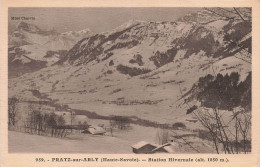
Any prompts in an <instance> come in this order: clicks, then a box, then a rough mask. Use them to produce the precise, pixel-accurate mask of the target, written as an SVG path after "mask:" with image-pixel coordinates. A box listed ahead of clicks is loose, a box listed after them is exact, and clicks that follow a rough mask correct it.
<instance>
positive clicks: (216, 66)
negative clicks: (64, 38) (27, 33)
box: [9, 10, 251, 128]
mask: <svg viewBox="0 0 260 167" xmlns="http://www.w3.org/2000/svg"><path fill="white" fill-rule="evenodd" d="M33 31H34V32H33V33H34V34H35V33H36V34H38V33H39V30H38V29H35V30H33ZM44 37H45V36H44ZM58 37H59V39H60V38H61V36H58ZM58 37H57V38H58ZM80 37H81V38H80V40H79V41H78V42H77V43H76V44H75V45H74V46H71V49H69V47H67V46H66V48H62V47H61V48H59V47H55V48H56V49H57V48H59V49H57V50H61V49H65V50H68V52H66V54H64V55H63V56H61V58H60V59H55V61H53V62H56V61H57V62H56V63H55V65H53V66H47V65H45V66H47V67H46V68H42V69H41V70H39V71H36V72H33V73H26V74H24V75H22V76H20V77H17V78H13V79H9V90H10V91H9V96H10V97H11V96H14V95H15V96H18V97H19V98H21V99H23V100H24V101H30V100H36V99H38V100H39V98H37V97H35V96H33V95H32V92H31V90H38V91H39V92H40V93H41V94H43V95H45V96H47V97H48V99H49V100H53V101H55V102H56V103H58V104H61V105H68V106H69V107H70V108H72V109H80V110H87V111H91V112H95V113H97V114H98V115H102V116H109V115H122V116H137V117H138V118H141V119H144V120H150V121H154V122H159V123H174V122H177V121H178V122H185V123H186V124H189V125H190V127H192V126H194V125H193V123H190V122H187V121H186V120H187V119H191V118H192V116H190V115H186V110H187V108H188V107H187V106H186V105H184V103H183V99H181V98H182V95H183V94H185V93H187V92H188V91H189V90H190V89H191V87H192V86H193V84H194V83H196V82H198V80H199V78H200V77H203V76H206V75H208V74H212V75H214V74H215V73H216V74H217V73H222V74H223V75H225V74H226V73H228V74H230V73H231V72H238V73H239V74H240V76H241V77H240V79H241V80H245V78H246V76H247V75H248V73H249V72H250V71H251V64H250V63H248V62H247V61H250V60H251V58H250V57H249V58H248V60H247V61H243V60H241V52H242V53H243V52H248V53H251V24H248V23H247V22H245V21H243V20H241V19H239V18H236V17H235V18H233V19H226V18H223V17H220V16H213V15H212V14H210V13H209V11H207V10H202V11H200V12H198V13H196V14H191V15H187V16H185V17H184V18H181V19H179V20H176V21H172V22H144V21H135V20H132V21H129V22H127V23H125V24H123V25H122V26H120V27H118V28H116V29H114V30H112V31H109V32H104V33H100V34H95V35H90V36H85V37H84V36H83V35H82V36H80ZM57 38H53V39H57ZM43 39H45V38H43ZM77 39H79V38H77ZM36 41H37V42H38V41H39V40H36ZM40 41H41V42H43V41H44V40H40ZM58 41H59V40H53V41H51V42H52V44H51V45H43V46H46V48H48V50H52V49H50V47H49V46H52V45H54V44H53V43H58V44H59V42H58ZM44 43H45V42H44ZM58 44H57V45H58ZM39 45H40V44H36V46H39ZM41 45H42V44H41ZM29 46H30V47H31V46H34V45H23V46H20V48H22V49H23V48H24V49H25V48H26V50H28V51H29V49H28V48H30V47H29ZM57 50H55V51H57ZM45 51H46V50H45ZM32 53H33V52H32ZM50 55H52V54H50ZM31 56H32V57H30V58H35V59H34V60H37V61H43V60H44V58H43V57H44V56H43V57H42V56H38V55H37V59H36V57H33V55H31ZM28 57H29V55H28ZM24 61H25V60H24ZM26 61H27V60H26ZM197 124H198V123H197ZM197 126H199V125H196V126H194V128H196V127H197Z"/></svg>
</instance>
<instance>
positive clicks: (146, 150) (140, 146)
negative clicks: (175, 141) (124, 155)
mask: <svg viewBox="0 0 260 167" xmlns="http://www.w3.org/2000/svg"><path fill="white" fill-rule="evenodd" d="M132 148H133V152H134V153H136V154H158V153H174V152H173V149H172V144H171V143H166V144H163V145H156V144H151V143H148V142H145V141H140V142H138V143H137V144H135V145H133V146H132Z"/></svg>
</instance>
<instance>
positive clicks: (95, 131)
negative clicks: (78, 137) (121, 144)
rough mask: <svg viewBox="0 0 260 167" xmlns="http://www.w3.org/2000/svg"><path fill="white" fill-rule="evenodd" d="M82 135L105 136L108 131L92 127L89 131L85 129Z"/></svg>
mask: <svg viewBox="0 0 260 167" xmlns="http://www.w3.org/2000/svg"><path fill="white" fill-rule="evenodd" d="M82 133H89V134H92V135H104V134H105V133H106V131H105V129H103V128H102V127H99V126H90V127H89V128H88V129H85V130H84V131H83V132H82Z"/></svg>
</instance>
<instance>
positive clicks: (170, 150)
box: [152, 143, 173, 153]
mask: <svg viewBox="0 0 260 167" xmlns="http://www.w3.org/2000/svg"><path fill="white" fill-rule="evenodd" d="M161 148H162V149H164V150H165V151H167V152H168V153H173V149H172V147H171V144H170V143H166V144H163V145H161V146H158V147H156V148H155V149H153V150H152V152H156V151H157V150H159V149H161Z"/></svg>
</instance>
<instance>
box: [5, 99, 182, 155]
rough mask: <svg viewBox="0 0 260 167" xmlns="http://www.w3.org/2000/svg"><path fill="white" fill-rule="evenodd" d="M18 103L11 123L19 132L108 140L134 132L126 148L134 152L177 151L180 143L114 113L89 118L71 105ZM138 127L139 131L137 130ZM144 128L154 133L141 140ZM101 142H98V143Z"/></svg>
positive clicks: (156, 130) (76, 138) (44, 135)
mask: <svg viewBox="0 0 260 167" xmlns="http://www.w3.org/2000/svg"><path fill="white" fill-rule="evenodd" d="M14 103H16V102H14ZM15 105H17V106H16V107H17V110H18V111H17V112H16V116H15V117H16V118H15V119H16V122H15V125H13V124H12V123H11V120H10V123H9V130H10V131H13V132H15V133H17V132H22V133H25V134H30V135H37V136H41V137H43V138H44V137H47V138H49V137H51V138H59V139H61V140H67V139H70V140H71V139H72V140H90V139H91V138H93V140H96V139H97V138H100V139H101V138H102V139H101V140H104V141H105V140H107V139H108V140H110V139H111V138H121V137H124V136H125V135H129V134H130V135H131V134H132V135H133V138H134V139H133V140H130V141H129V142H128V143H127V145H128V147H129V148H127V149H126V150H128V152H130V151H131V152H132V153H134V154H157V153H174V147H176V144H174V139H173V137H170V133H169V132H168V131H166V130H164V129H161V128H152V127H140V126H138V125H135V124H131V123H130V121H129V119H127V118H124V117H120V116H113V117H112V118H111V119H110V120H102V119H89V118H88V117H87V116H86V115H77V114H76V113H75V112H74V111H73V110H71V109H69V111H50V108H46V106H45V107H43V108H39V106H38V107H35V106H32V105H29V109H32V111H26V110H28V107H27V108H26V107H24V104H23V103H19V104H18V102H17V104H15ZM33 108H34V109H35V108H36V109H37V110H34V109H33ZM38 110H41V112H40V111H38ZM137 129H138V131H139V132H138V133H136V132H137ZM143 129H146V130H143ZM147 129H149V130H147ZM176 130H177V129H176ZM178 130H181V128H179V129H178ZM142 131H146V132H149V131H150V133H147V134H145V135H144V134H143V137H142V136H141V135H140V140H139V139H138V137H139V134H140V133H142ZM11 133H12V132H11ZM149 135H151V136H149ZM151 137H152V138H151ZM128 139H129V138H128ZM98 144H99V143H98V142H97V143H96V145H98Z"/></svg>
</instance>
